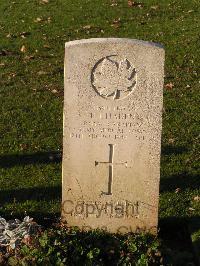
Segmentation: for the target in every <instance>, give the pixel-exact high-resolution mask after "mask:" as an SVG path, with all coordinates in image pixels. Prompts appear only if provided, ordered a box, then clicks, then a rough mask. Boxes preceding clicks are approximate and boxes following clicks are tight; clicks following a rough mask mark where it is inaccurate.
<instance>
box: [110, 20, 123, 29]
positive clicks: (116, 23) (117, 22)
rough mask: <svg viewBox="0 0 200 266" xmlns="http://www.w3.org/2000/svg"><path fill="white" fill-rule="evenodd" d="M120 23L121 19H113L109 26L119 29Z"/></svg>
mask: <svg viewBox="0 0 200 266" xmlns="http://www.w3.org/2000/svg"><path fill="white" fill-rule="evenodd" d="M120 22H121V18H117V19H114V20H113V22H112V24H111V26H112V27H114V28H119V27H120Z"/></svg>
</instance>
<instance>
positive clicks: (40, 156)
mask: <svg viewBox="0 0 200 266" xmlns="http://www.w3.org/2000/svg"><path fill="white" fill-rule="evenodd" d="M61 160H62V154H61V152H55V151H50V152H36V153H33V154H10V155H3V156H0V167H2V168H10V167H13V166H16V165H21V166H23V165H27V164H48V163H52V162H54V163H60V162H61Z"/></svg>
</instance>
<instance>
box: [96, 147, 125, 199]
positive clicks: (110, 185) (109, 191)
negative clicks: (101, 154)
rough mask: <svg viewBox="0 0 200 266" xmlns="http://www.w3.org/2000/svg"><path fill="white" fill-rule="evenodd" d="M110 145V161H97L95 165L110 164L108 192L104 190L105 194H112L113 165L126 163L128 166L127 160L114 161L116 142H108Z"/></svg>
mask: <svg viewBox="0 0 200 266" xmlns="http://www.w3.org/2000/svg"><path fill="white" fill-rule="evenodd" d="M108 145H109V147H110V151H109V161H108V162H98V161H95V166H97V165H99V164H108V167H109V176H108V192H102V194H104V195H112V182H113V167H114V165H125V166H126V167H127V162H119V163H114V146H115V144H108Z"/></svg>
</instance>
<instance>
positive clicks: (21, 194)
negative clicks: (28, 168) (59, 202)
mask: <svg viewBox="0 0 200 266" xmlns="http://www.w3.org/2000/svg"><path fill="white" fill-rule="evenodd" d="M60 198H61V186H53V187H33V188H20V189H11V190H3V191H2V190H1V192H0V203H1V205H3V204H5V203H13V201H15V202H17V203H20V202H24V201H26V200H37V201H40V200H43V201H50V200H55V199H60Z"/></svg>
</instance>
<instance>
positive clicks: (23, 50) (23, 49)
mask: <svg viewBox="0 0 200 266" xmlns="http://www.w3.org/2000/svg"><path fill="white" fill-rule="evenodd" d="M20 51H21V52H22V53H25V52H26V47H25V45H22V47H21V48H20Z"/></svg>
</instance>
